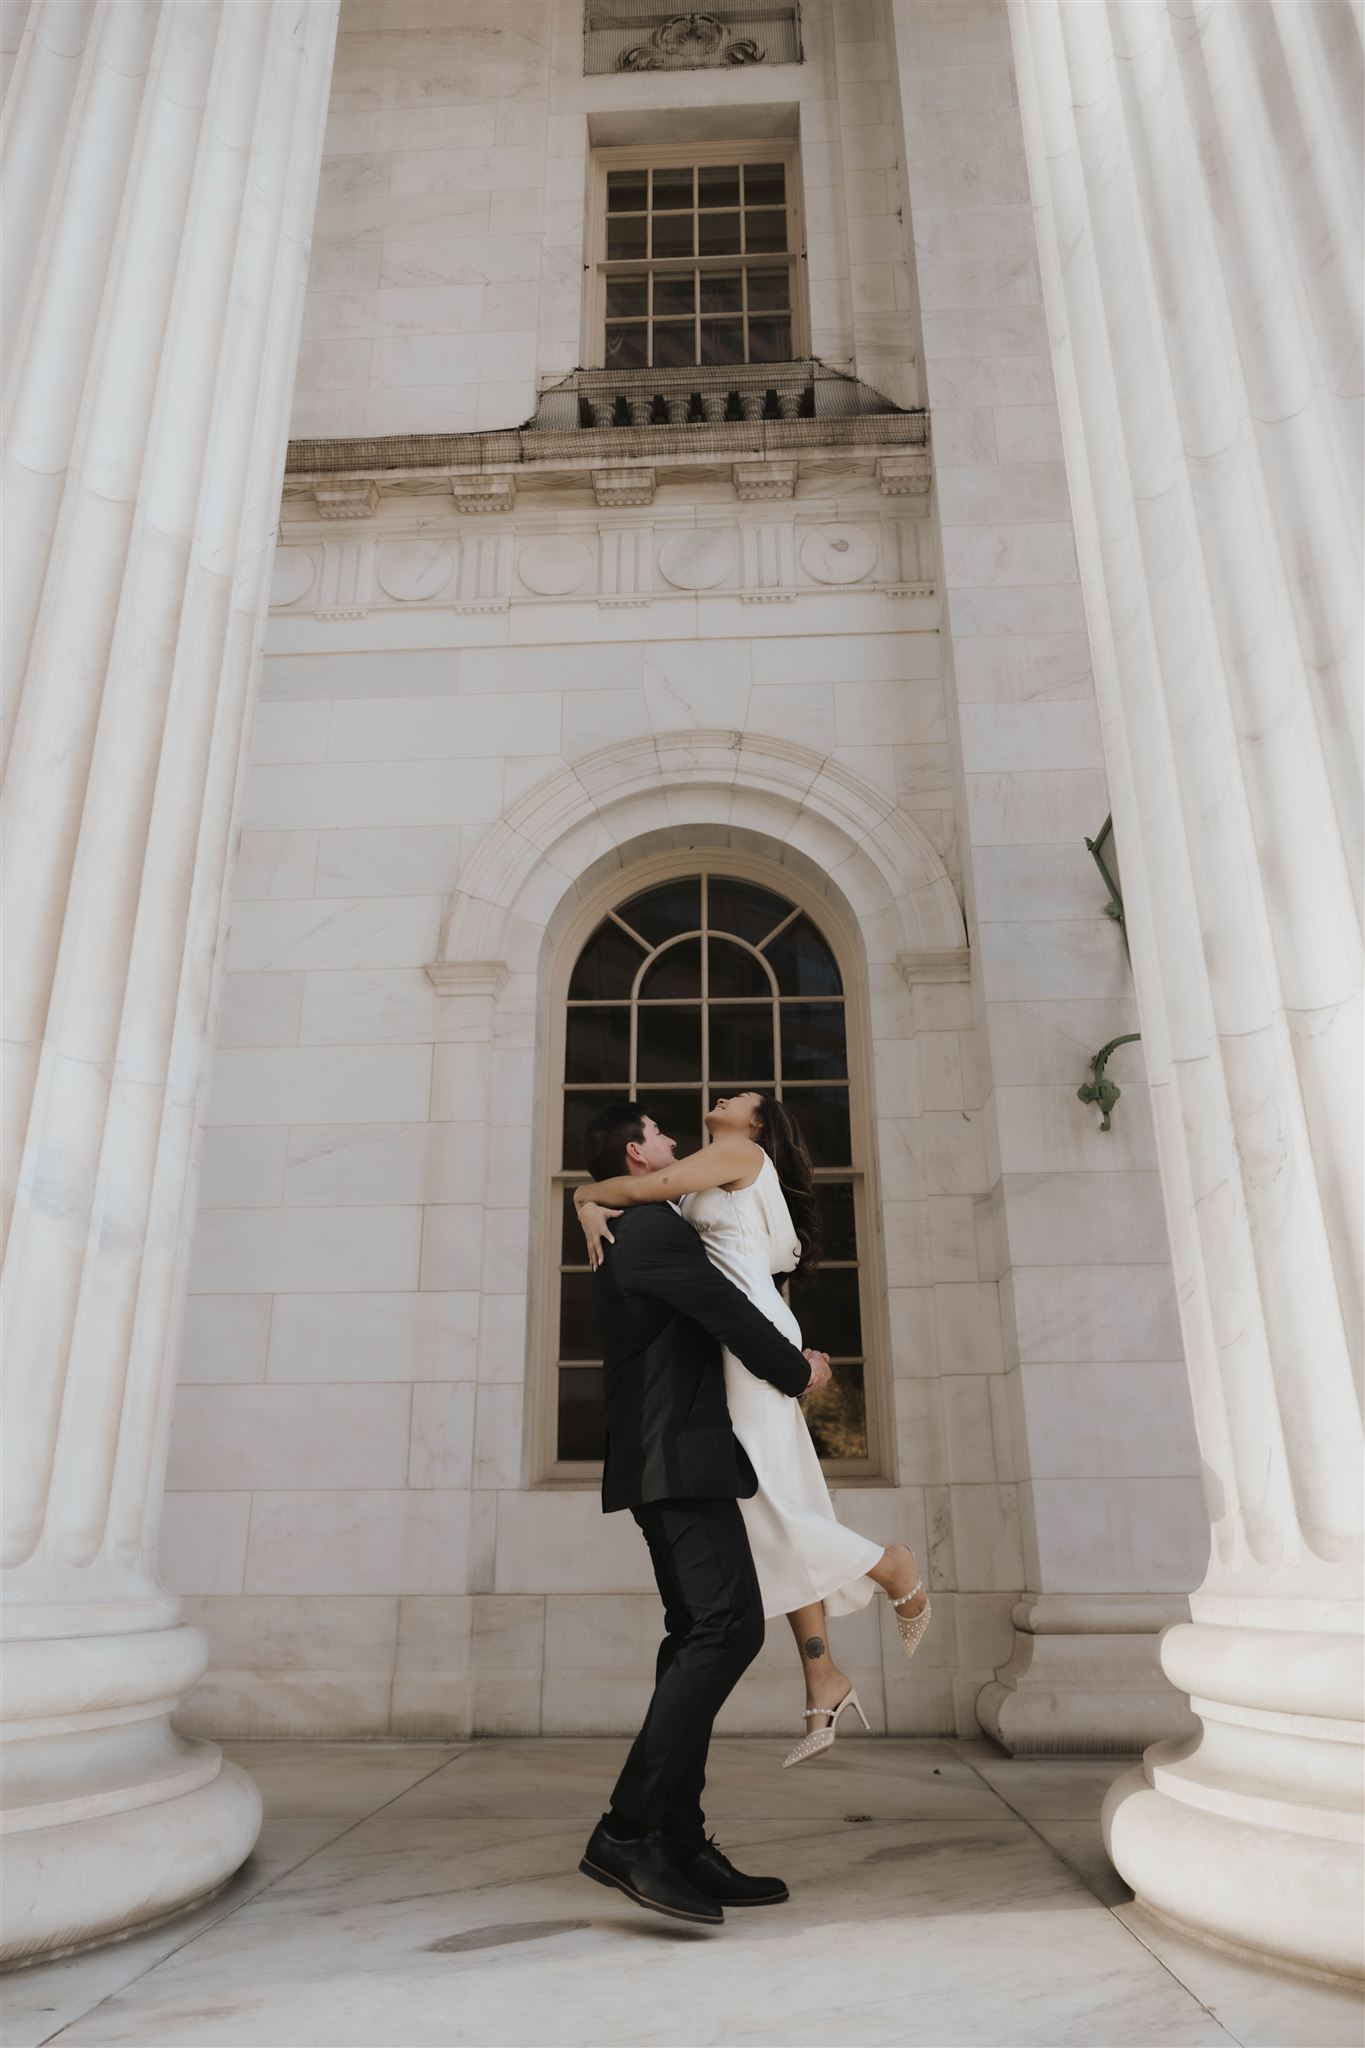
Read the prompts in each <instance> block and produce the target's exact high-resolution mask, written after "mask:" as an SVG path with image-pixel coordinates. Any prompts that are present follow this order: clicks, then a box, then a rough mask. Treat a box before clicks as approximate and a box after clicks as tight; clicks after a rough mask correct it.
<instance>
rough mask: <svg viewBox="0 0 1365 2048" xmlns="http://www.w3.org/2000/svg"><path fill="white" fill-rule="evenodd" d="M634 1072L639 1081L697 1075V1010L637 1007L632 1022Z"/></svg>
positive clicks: (698, 1051)
mask: <svg viewBox="0 0 1365 2048" xmlns="http://www.w3.org/2000/svg"><path fill="white" fill-rule="evenodd" d="M636 1030H637V1034H638V1036H637V1048H638V1049H637V1055H636V1072H637V1074H638V1075H639V1077H640V1079H641V1080H642V1081H694V1080H699V1079H700V1078H701V1011H700V1010H699V1009H698V1008H696V1006H695V1005H691V1004H689V1005H688V1006H687V1007H686V1008H685V1009H682V1008H680V1009H676V1010H674V1009H661V1010H641V1011H640V1012H639V1014H638V1020H637V1024H636Z"/></svg>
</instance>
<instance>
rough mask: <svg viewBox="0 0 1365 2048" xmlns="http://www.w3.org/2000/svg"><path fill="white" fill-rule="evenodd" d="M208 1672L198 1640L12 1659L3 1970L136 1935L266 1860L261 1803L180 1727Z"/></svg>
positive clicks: (163, 1631) (95, 1645) (93, 1640)
mask: <svg viewBox="0 0 1365 2048" xmlns="http://www.w3.org/2000/svg"><path fill="white" fill-rule="evenodd" d="M26 1618H27V1619H29V1620H32V1619H33V1618H34V1617H33V1616H31V1615H30V1616H28V1617H26ZM206 1657H207V1650H206V1647H205V1643H204V1638H203V1636H202V1635H201V1634H200V1632H199V1630H198V1629H194V1628H177V1627H169V1628H158V1629H143V1630H136V1631H130V1632H128V1633H126V1634H108V1635H96V1636H73V1635H65V1636H59V1635H56V1634H53V1635H50V1636H26V1637H20V1638H18V1639H17V1640H13V1641H10V1642H8V1643H7V1644H6V1646H5V1721H4V1729H3V1733H4V1750H5V1803H4V1808H3V1811H0V1836H3V1866H4V1880H3V1885H0V1960H3V1961H4V1962H5V1963H9V1964H13V1963H23V1962H32V1961H34V1960H36V1959H37V1958H38V1957H40V1956H48V1955H53V1954H63V1953H69V1952H70V1951H71V1950H73V1949H78V1948H85V1947H88V1946H90V1945H91V1944H92V1943H94V1942H99V1941H112V1940H116V1939H117V1938H118V1937H119V1936H120V1935H125V1934H132V1933H135V1932H136V1931H137V1930H138V1929H139V1928H142V1927H145V1926H147V1925H149V1924H150V1923H152V1922H154V1921H157V1920H164V1919H166V1918H167V1917H168V1915H170V1914H172V1913H174V1912H177V1911H179V1910H180V1909H181V1908H182V1907H184V1906H189V1905H193V1904H194V1903H195V1902H196V1901H197V1900H199V1899H202V1898H204V1897H206V1896H207V1894H208V1893H210V1892H213V1891H216V1890H217V1889H218V1886H219V1885H221V1884H223V1883H225V1882H226V1880H227V1879H228V1878H229V1877H231V1875H232V1873H233V1871H234V1870H236V1869H237V1868H238V1866H239V1865H240V1864H241V1863H243V1862H245V1860H246V1858H247V1856H249V1855H250V1853H251V1847H252V1844H253V1843H254V1842H255V1840H256V1836H257V1833H258V1832H259V1829H260V1824H261V1795H260V1793H259V1792H258V1791H257V1789H256V1787H255V1785H253V1783H252V1782H251V1780H250V1778H248V1777H247V1775H246V1773H245V1772H244V1771H239V1770H238V1769H237V1767H236V1766H235V1765H234V1764H229V1763H224V1761H223V1757H222V1754H221V1752H220V1751H219V1750H218V1749H217V1748H215V1746H214V1745H213V1744H212V1743H211V1742H193V1741H189V1740H187V1739H186V1737H184V1736H183V1735H178V1734H177V1733H176V1731H175V1729H174V1728H172V1726H171V1721H170V1717H171V1715H172V1713H173V1712H174V1711H175V1708H176V1705H177V1703H178V1700H179V1696H180V1694H181V1693H182V1692H184V1691H185V1690H187V1689H188V1688H189V1687H190V1686H192V1685H193V1684H194V1682H195V1680H196V1679H197V1678H198V1677H199V1675H200V1673H201V1672H202V1671H203V1668H204V1664H205V1661H206Z"/></svg>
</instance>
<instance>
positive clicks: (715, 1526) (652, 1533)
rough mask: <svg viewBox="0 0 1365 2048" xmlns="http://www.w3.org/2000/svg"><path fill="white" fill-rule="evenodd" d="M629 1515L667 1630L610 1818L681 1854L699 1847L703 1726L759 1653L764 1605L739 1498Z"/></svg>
mask: <svg viewBox="0 0 1365 2048" xmlns="http://www.w3.org/2000/svg"><path fill="white" fill-rule="evenodd" d="M631 1513H632V1514H633V1515H634V1517H635V1519H636V1521H637V1522H638V1523H639V1525H640V1527H641V1529H642V1530H643V1531H644V1538H645V1542H646V1543H647V1544H648V1545H649V1555H650V1558H651V1561H652V1562H653V1565H654V1577H655V1579H656V1580H657V1582H658V1587H659V1594H660V1597H661V1599H662V1600H663V1603H664V1626H665V1628H666V1629H667V1631H668V1633H667V1634H666V1635H665V1637H664V1639H663V1642H662V1643H661V1644H660V1646H659V1657H658V1662H657V1664H656V1666H655V1678H654V1697H653V1699H652V1700H651V1701H650V1703H649V1712H648V1713H647V1714H646V1715H645V1718H644V1724H643V1726H642V1727H641V1729H640V1732H639V1734H638V1735H637V1736H636V1738H635V1741H634V1743H633V1744H632V1746H631V1751H630V1755H629V1756H628V1757H627V1758H626V1762H625V1768H624V1769H623V1770H622V1772H621V1775H620V1777H619V1778H618V1779H617V1781H616V1789H615V1791H614V1792H613V1793H612V1802H611V1803H612V1812H613V1814H614V1815H615V1817H616V1818H617V1820H618V1822H625V1823H629V1824H631V1825H633V1826H636V1827H639V1828H642V1829H651V1828H658V1829H659V1830H660V1831H661V1832H662V1833H663V1834H665V1835H666V1836H667V1837H668V1838H669V1840H670V1841H672V1842H675V1843H676V1844H678V1846H680V1847H682V1848H688V1847H700V1846H701V1844H702V1843H703V1842H704V1841H705V1839H706V1824H705V1818H704V1816H703V1814H702V1809H701V1795H702V1788H703V1786H704V1785H705V1783H706V1754H707V1750H708V1749H709V1747H710V1743H711V1726H712V1723H713V1722H714V1720H715V1718H716V1715H717V1714H718V1713H719V1712H720V1710H721V1708H722V1707H723V1706H724V1704H725V1702H726V1700H727V1699H728V1698H729V1696H730V1694H731V1692H733V1690H734V1688H735V1686H736V1685H737V1684H738V1682H739V1680H740V1678H741V1677H742V1676H743V1674H744V1672H745V1671H746V1669H747V1668H748V1666H749V1665H750V1664H752V1663H753V1660H754V1658H755V1657H756V1656H757V1655H758V1653H759V1651H760V1650H761V1649H762V1647H763V1600H762V1596H761V1594H760V1593H759V1590H758V1578H757V1575H756V1573H755V1571H754V1560H753V1556H752V1553H751V1552H750V1549H749V1535H748V1531H747V1530H746V1529H745V1526H744V1517H743V1515H742V1514H741V1513H740V1510H739V1503H738V1501H734V1500H663V1501H650V1502H649V1503H648V1504H647V1505H646V1506H644V1507H637V1508H632V1510H631Z"/></svg>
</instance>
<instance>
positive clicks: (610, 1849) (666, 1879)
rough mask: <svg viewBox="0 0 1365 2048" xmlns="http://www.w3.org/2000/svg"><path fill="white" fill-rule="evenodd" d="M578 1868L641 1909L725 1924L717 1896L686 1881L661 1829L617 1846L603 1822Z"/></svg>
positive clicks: (700, 1923)
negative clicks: (642, 1907)
mask: <svg viewBox="0 0 1365 2048" xmlns="http://www.w3.org/2000/svg"><path fill="white" fill-rule="evenodd" d="M578 1867H579V1869H580V1870H581V1871H582V1873H583V1875H584V1876H585V1877H591V1878H593V1879H595V1881H596V1882H597V1883H598V1884H607V1885H614V1886H615V1888H616V1890H617V1891H618V1892H624V1893H625V1895H626V1897H627V1898H628V1899H634V1901H635V1903H636V1905H637V1906H648V1907H649V1908H650V1910H651V1911H652V1912H655V1913H667V1914H668V1916H669V1918H670V1919H672V1920H692V1921H695V1922H696V1923H697V1925H698V1926H701V1927H719V1926H721V1925H722V1924H723V1922H724V1919H725V1915H724V1913H722V1911H721V1909H720V1907H719V1905H718V1904H717V1903H716V1900H715V1898H714V1897H712V1896H711V1895H710V1894H709V1893H707V1892H703V1891H699V1890H698V1889H697V1887H696V1886H695V1885H692V1884H690V1883H689V1882H688V1880H687V1879H686V1878H685V1877H684V1876H683V1874H682V1872H681V1870H680V1869H679V1868H678V1859H677V1857H676V1856H675V1855H674V1853H673V1851H672V1849H671V1848H670V1847H669V1845H668V1843H667V1842H666V1841H665V1840H664V1838H663V1836H662V1835H661V1834H659V1833H658V1832H657V1831H656V1832H654V1833H652V1834H648V1835H641V1836H640V1838H639V1840H638V1841H634V1842H616V1841H613V1840H612V1838H611V1836H610V1835H609V1834H608V1833H607V1831H606V1828H605V1827H604V1826H603V1825H602V1823H601V1822H600V1821H599V1822H598V1824H597V1826H596V1827H595V1828H594V1829H593V1831H592V1835H591V1838H590V1839H589V1842H588V1846H587V1848H586V1849H585V1850H584V1851H583V1856H582V1860H581V1861H580V1863H579V1866H578Z"/></svg>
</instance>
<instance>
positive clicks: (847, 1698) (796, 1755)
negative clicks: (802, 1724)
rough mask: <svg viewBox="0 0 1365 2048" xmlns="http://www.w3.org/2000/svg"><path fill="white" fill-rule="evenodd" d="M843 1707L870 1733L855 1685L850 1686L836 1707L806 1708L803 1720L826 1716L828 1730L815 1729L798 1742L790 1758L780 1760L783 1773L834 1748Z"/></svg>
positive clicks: (870, 1726) (868, 1723)
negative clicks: (849, 1709) (852, 1713)
mask: <svg viewBox="0 0 1365 2048" xmlns="http://www.w3.org/2000/svg"><path fill="white" fill-rule="evenodd" d="M845 1707H852V1709H853V1711H854V1713H855V1714H856V1715H857V1716H858V1719H859V1720H860V1721H861V1722H862V1724H863V1726H864V1728H866V1729H867V1730H868V1731H869V1733H870V1732H871V1728H872V1723H871V1722H870V1721H869V1720H868V1718H867V1715H866V1714H865V1713H864V1712H863V1703H862V1701H861V1700H860V1699H859V1698H858V1688H857V1686H856V1685H851V1686H850V1687H849V1689H848V1691H847V1692H846V1693H845V1694H844V1696H843V1698H842V1699H841V1700H840V1702H839V1704H838V1706H837V1707H806V1708H805V1709H804V1711H803V1719H805V1720H807V1721H811V1720H814V1718H815V1716H816V1715H817V1714H828V1715H829V1726H828V1728H817V1729H815V1730H814V1731H813V1733H812V1734H810V1735H808V1736H807V1737H806V1738H805V1740H804V1742H798V1743H797V1745H796V1747H795V1749H794V1750H793V1751H792V1752H791V1754H790V1756H785V1757H783V1759H782V1768H783V1770H784V1771H786V1770H790V1768H791V1766H792V1765H793V1764H804V1763H809V1761H810V1759H811V1758H812V1757H813V1756H821V1755H822V1754H823V1753H824V1751H825V1750H827V1749H832V1748H833V1747H834V1738H835V1736H836V1735H837V1734H838V1732H839V1716H840V1715H841V1714H842V1713H843V1711H844V1708H845Z"/></svg>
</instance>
